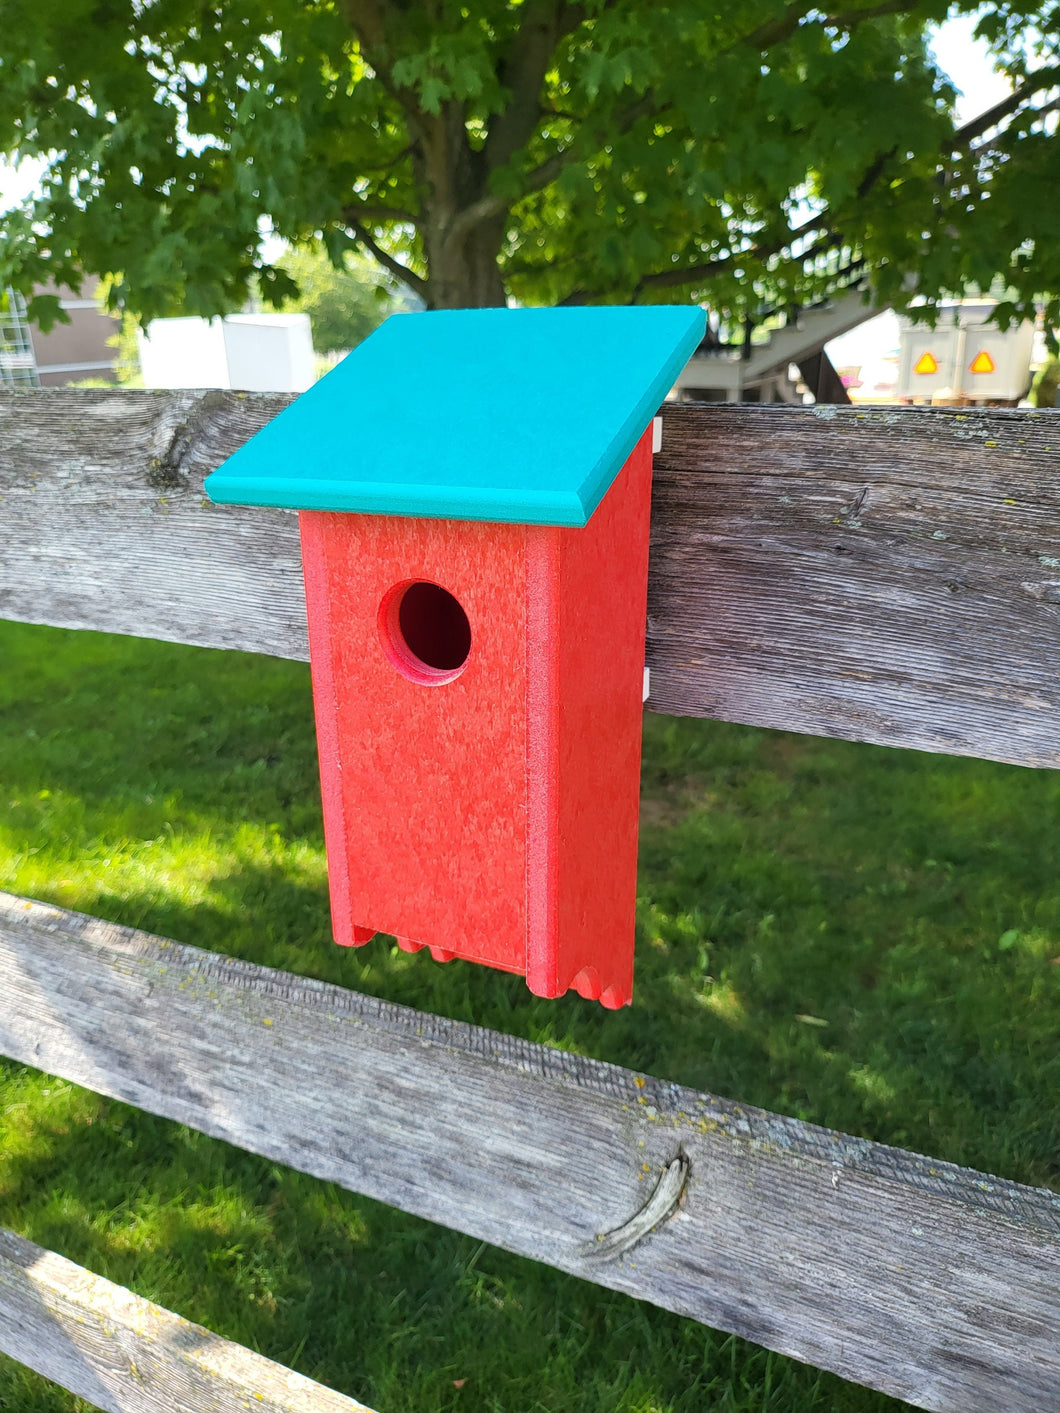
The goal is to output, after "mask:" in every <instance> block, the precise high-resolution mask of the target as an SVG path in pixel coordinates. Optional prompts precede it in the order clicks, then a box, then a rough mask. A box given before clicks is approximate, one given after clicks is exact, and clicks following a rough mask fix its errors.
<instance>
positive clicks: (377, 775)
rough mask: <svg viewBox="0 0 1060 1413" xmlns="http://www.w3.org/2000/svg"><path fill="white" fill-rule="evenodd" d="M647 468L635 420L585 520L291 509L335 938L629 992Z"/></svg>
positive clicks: (544, 982) (609, 996)
mask: <svg viewBox="0 0 1060 1413" xmlns="http://www.w3.org/2000/svg"><path fill="white" fill-rule="evenodd" d="M650 480H651V440H650V431H649V432H648V433H646V434H645V437H644V438H642V440H641V441H640V443H639V444H638V446H637V448H636V450H635V451H634V453H633V455H632V456H631V457H630V459H629V461H628V462H627V463H626V466H625V468H624V469H623V470H622V472H621V473H620V474H619V476H618V477H617V478H616V480H615V482H614V484H613V485H612V487H611V489H610V490H609V491H608V493H607V495H606V496H605V498H604V500H603V501H602V502H601V504H600V506H599V507H598V509H597V511H596V512H595V514H594V515H593V516H592V518H591V520H590V521H589V524H588V525H587V526H585V527H584V528H581V529H556V528H549V527H525V526H519V525H487V524H482V523H476V522H467V521H447V520H415V519H407V518H400V517H391V516H368V515H350V514H340V513H332V512H323V511H303V512H301V514H300V517H299V518H300V522H301V528H302V552H303V562H304V568H305V583H306V600H307V604H308V610H309V625H310V628H309V632H310V652H311V655H312V663H313V692H314V701H315V707H316V715H317V734H318V744H319V752H320V767H321V787H322V797H323V805H324V828H325V838H326V842H327V849H328V870H329V876H330V883H331V904H332V922H333V927H334V932H335V938H336V941H338V942H340V943H342V944H343V945H347V946H358V945H361V944H363V943H364V942H365V941H366V940H368V939H369V938H370V937H371V936H372V935H374V933H375V932H376V931H382V932H388V933H391V934H393V935H394V936H396V937H397V938H398V943H399V945H400V946H401V947H403V948H404V949H405V950H406V951H419V950H420V949H421V948H422V947H424V946H426V947H428V948H429V949H430V952H431V955H432V957H434V959H435V960H436V961H448V960H450V959H451V958H452V957H454V956H457V957H462V958H465V959H467V960H470V961H477V962H484V963H486V964H487V965H490V966H495V967H501V968H503V969H504V970H508V971H516V972H523V973H525V974H526V977H527V982H528V984H529V986H530V987H531V989H532V990H534V991H535V992H537V993H538V994H540V995H546V996H557V995H562V994H563V993H564V992H565V991H566V990H568V989H569V987H571V986H572V985H573V986H575V988H576V989H577V990H578V991H579V992H580V993H581V994H582V995H585V996H591V997H594V998H599V999H600V1000H601V1001H602V1002H603V1003H604V1004H605V1005H609V1006H616V1005H621V1004H624V1003H626V1002H628V1001H629V999H630V996H631V993H632V968H633V926H634V908H635V900H636V851H637V808H638V790H639V767H640V722H641V683H642V671H643V663H644V623H645V600H646V594H647V562H648V515H649V502H650ZM410 584H416V585H418V586H419V585H422V584H429V585H436V586H440V589H441V590H445V591H447V594H448V595H452V596H453V597H454V598H455V599H456V600H457V602H458V603H459V605H460V607H461V608H462V610H463V613H464V614H466V622H464V621H463V617H462V615H461V614H460V611H459V609H454V608H453V606H452V604H451V601H450V600H449V599H448V597H447V594H442V593H440V592H439V590H438V589H423V588H421V587H417V588H416V589H414V590H413V591H412V592H411V593H409V594H408V596H407V597H406V596H405V591H406V589H407V588H408V586H409V585H410ZM468 627H470V650H469V651H467V657H466V663H464V665H463V666H460V659H461V658H462V656H463V654H464V652H465V650H466V648H467V636H466V635H467V629H468ZM432 655H433V657H434V659H435V660H434V661H433V662H429V661H425V660H424V659H425V657H431V656H432Z"/></svg>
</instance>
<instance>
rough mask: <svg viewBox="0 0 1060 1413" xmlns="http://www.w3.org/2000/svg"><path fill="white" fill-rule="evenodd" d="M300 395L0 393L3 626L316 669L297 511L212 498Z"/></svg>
mask: <svg viewBox="0 0 1060 1413" xmlns="http://www.w3.org/2000/svg"><path fill="white" fill-rule="evenodd" d="M290 401H291V398H290V397H288V396H286V395H281V394H271V393H253V394H251V393H231V392H144V391H137V390H131V389H122V390H120V391H112V390H108V389H99V390H90V389H83V390H71V391H68V390H66V389H65V388H54V389H48V390H42V391H33V392H29V393H28V394H27V395H25V396H23V395H22V394H21V393H17V392H12V393H0V617H3V618H12V619H18V620H20V621H22V622H27V623H51V624H54V625H55V626H57V627H62V628H93V629H97V630H99V631H101V632H106V633H131V634H133V635H135V636H137V637H142V638H162V639H164V640H166V641H168V642H178V643H193V644H196V645H198V646H201V647H213V648H242V649H246V650H249V651H252V652H262V653H272V654H274V655H276V656H278V657H295V658H303V659H308V657H309V651H308V647H307V643H306V623H305V597H304V593H303V589H302V562H301V558H300V555H299V549H298V519H297V515H296V514H295V512H294V511H286V510H255V509H247V508H243V507H240V508H238V509H237V508H235V507H231V506H221V505H213V504H212V503H211V502H210V501H209V500H208V499H207V498H206V495H205V493H204V491H203V488H202V483H203V480H204V479H205V477H206V476H207V475H208V474H209V473H210V472H211V471H212V470H213V469H214V468H215V467H216V466H217V465H219V464H220V462H222V461H223V460H224V459H225V458H226V457H227V456H229V455H230V454H231V453H232V452H233V451H235V450H236V448H237V447H240V446H242V444H243V443H244V442H245V441H247V440H248V438H250V437H252V436H253V435H254V433H255V432H257V431H259V430H260V428H262V427H263V426H265V424H266V423H267V422H269V421H271V419H272V418H273V417H274V416H275V415H276V413H277V412H279V411H280V409H281V408H282V407H286V405H287V404H288V403H289V402H290Z"/></svg>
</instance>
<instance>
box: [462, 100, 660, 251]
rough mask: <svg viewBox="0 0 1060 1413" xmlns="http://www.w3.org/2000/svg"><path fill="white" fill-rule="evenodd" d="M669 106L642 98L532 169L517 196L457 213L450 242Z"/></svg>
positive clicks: (486, 200) (486, 199)
mask: <svg viewBox="0 0 1060 1413" xmlns="http://www.w3.org/2000/svg"><path fill="white" fill-rule="evenodd" d="M668 106H669V105H668V104H664V105H661V106H656V99H655V95H654V93H653V92H651V90H649V91H648V92H647V93H645V94H643V95H642V96H641V97H640V98H638V100H637V101H636V103H631V104H630V105H629V107H628V108H625V109H623V111H622V112H621V113H618V114H616V115H615V117H614V118H612V119H611V120H610V121H609V122H608V124H607V126H606V127H602V128H600V129H598V130H597V131H595V132H594V133H593V135H592V138H591V140H587V141H585V142H579V141H578V139H577V137H576V138H575V139H574V140H573V141H572V142H570V143H568V145H567V146H566V147H564V148H563V149H562V151H560V152H553V153H552V154H551V156H549V157H546V158H545V159H544V161H542V162H539V163H538V164H537V166H536V167H531V169H530V170H529V171H528V172H526V173H525V174H524V176H523V177H522V179H521V181H520V183H519V192H518V194H517V195H516V196H514V197H507V196H499V195H496V194H494V193H492V192H490V193H488V194H487V195H486V196H482V197H480V198H479V199H478V201H474V202H472V204H471V205H470V206H466V207H465V208H464V209H463V210H462V211H459V212H457V214H456V216H455V217H454V218H453V220H452V221H451V222H450V225H449V230H448V233H447V237H446V238H447V239H449V240H460V239H462V238H463V237H464V236H465V235H466V234H467V232H468V231H469V230H472V229H473V228H474V227H475V226H477V225H478V224H479V222H480V221H488V220H489V219H490V218H491V217H493V216H500V215H502V214H503V213H504V212H505V211H507V210H508V209H509V207H511V206H512V205H513V204H514V203H515V202H516V201H519V200H521V199H522V198H523V197H524V196H530V195H531V194H532V193H533V192H535V191H542V190H543V189H544V188H545V187H546V186H549V185H551V183H552V182H554V181H555V180H556V178H557V177H558V176H559V174H560V172H561V171H562V170H563V169H564V167H566V166H568V165H569V164H570V163H571V162H576V161H579V160H580V159H581V158H583V157H585V156H587V155H588V153H589V152H591V151H592V150H594V149H595V148H596V147H598V146H599V145H600V144H601V143H603V142H605V141H606V140H607V139H608V138H609V137H612V138H614V137H623V136H624V135H625V134H626V133H627V132H628V131H629V130H630V128H631V127H632V126H633V124H634V123H635V122H636V121H637V120H638V118H643V117H646V116H648V115H649V114H651V115H652V116H653V117H658V115H659V114H660V113H664V112H665V111H666V108H667V107H668Z"/></svg>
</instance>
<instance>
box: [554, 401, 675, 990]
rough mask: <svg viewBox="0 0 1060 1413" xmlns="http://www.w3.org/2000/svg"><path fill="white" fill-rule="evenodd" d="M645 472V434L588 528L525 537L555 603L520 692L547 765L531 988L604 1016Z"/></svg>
mask: <svg viewBox="0 0 1060 1413" xmlns="http://www.w3.org/2000/svg"><path fill="white" fill-rule="evenodd" d="M651 464H652V453H651V432H650V429H649V430H648V432H646V433H645V435H644V437H642V438H641V440H640V441H639V442H638V444H637V446H636V448H635V449H634V451H633V452H632V454H631V455H630V457H629V459H628V460H627V461H626V463H625V465H624V467H623V469H622V471H621V472H620V473H619V475H618V477H617V478H616V479H615V481H614V483H613V485H612V486H611V488H610V490H609V491H608V492H607V494H606V496H605V497H604V499H603V501H602V502H601V503H600V505H599V507H598V508H597V510H596V511H595V513H594V514H593V516H592V517H591V519H590V520H589V522H588V524H587V525H586V526H585V527H584V528H582V529H563V530H552V531H547V530H532V531H531V532H530V534H531V536H532V537H533V542H534V546H535V547H534V548H533V549H532V550H531V563H532V565H536V566H537V568H536V569H532V571H531V582H532V583H533V584H535V585H536V586H537V591H536V592H535V602H536V601H537V600H538V599H539V598H541V597H542V596H543V594H544V592H546V591H547V593H548V595H549V602H550V604H551V607H550V609H549V610H547V611H539V612H538V615H537V617H538V619H539V620H540V623H541V626H540V628H539V634H540V637H541V640H542V641H544V640H545V639H546V638H547V639H549V640H550V641H551V642H552V644H553V651H552V654H551V655H550V656H548V657H544V656H543V655H541V654H538V653H533V652H532V653H531V655H530V661H531V664H532V666H531V683H530V688H529V690H530V696H531V701H534V700H540V701H542V702H546V701H547V702H550V703H551V704H552V707H553V714H552V718H551V720H550V721H549V722H548V723H547V724H545V723H542V722H541V721H540V719H539V717H538V716H537V715H536V714H533V713H532V715H531V730H532V731H535V730H536V731H537V732H539V733H540V734H539V736H538V739H537V741H536V742H535V741H534V740H531V743H530V750H531V758H532V759H533V758H535V757H541V758H543V759H544V760H546V761H547V765H544V766H542V765H538V766H537V768H536V769H532V770H531V780H532V781H533V780H535V779H539V780H541V781H543V782H544V788H545V789H546V791H547V792H548V798H547V801H546V802H544V803H542V804H540V805H539V807H538V815H539V817H540V818H541V819H543V820H544V821H545V822H546V825H547V833H546V832H545V831H535V833H534V835H533V838H532V844H531V848H532V851H534V853H533V856H532V861H531V864H532V867H531V877H532V879H533V878H534V877H536V878H537V880H538V886H537V888H536V890H535V888H534V887H533V886H532V888H531V895H530V896H531V908H532V916H531V928H530V936H529V941H528V964H527V982H528V984H529V985H530V987H531V989H532V990H534V991H537V992H538V993H539V994H542V995H552V996H555V995H562V994H563V993H564V992H565V991H566V990H567V989H568V988H569V987H571V986H572V985H573V986H575V987H576V989H577V990H578V991H579V992H580V993H581V994H582V995H584V996H589V997H593V998H599V999H600V1000H602V1001H603V1002H604V1004H605V1005H608V1006H611V1007H615V1006H620V1005H624V1004H627V1003H628V1002H629V1001H630V999H631V997H632V990H633V944H634V931H635V917H636V893H637V824H638V814H639V805H640V755H641V721H642V713H643V702H642V697H643V670H644V639H645V622H646V611H647V582H648V538H649V521H650V514H651ZM531 621H532V624H533V622H534V615H533V614H532V619H531ZM546 624H547V626H545V625H546ZM535 671H539V672H541V673H543V674H544V675H545V676H546V677H547V685H542V686H540V687H537V686H535V682H534V680H533V674H534V672H535ZM532 813H533V811H532ZM535 899H536V900H537V902H536V908H535ZM535 911H536V914H537V916H538V917H539V918H540V919H541V921H540V923H539V924H537V925H535V918H534V913H535Z"/></svg>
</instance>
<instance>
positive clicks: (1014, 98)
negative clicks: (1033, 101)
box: [946, 69, 1060, 151]
mask: <svg viewBox="0 0 1060 1413" xmlns="http://www.w3.org/2000/svg"><path fill="white" fill-rule="evenodd" d="M1058 85H1060V69H1039V70H1038V72H1037V73H1034V74H1031V76H1030V78H1029V79H1027V81H1026V83H1023V84H1021V85H1020V86H1019V88H1017V89H1015V90H1014V91H1013V92H1012V93H1010V94H1009V96H1008V97H1007V98H1003V99H1002V100H1001V102H1000V103H995V104H994V106H993V107H992V108H988V109H987V110H986V112H985V113H980V114H979V116H978V118H973V119H972V121H971V122H970V123H965V125H964V126H963V127H961V128H958V129H957V131H956V132H955V133H954V134H953V137H952V138H951V139H950V140H949V142H948V143H947V144H946V147H947V150H948V151H949V150H952V149H955V148H958V147H967V146H968V144H969V143H971V142H974V141H975V139H976V138H977V137H982V135H983V134H984V133H986V132H989V131H990V129H991V128H993V127H997V125H998V123H1000V122H1001V120H1002V118H1007V117H1008V116H1009V114H1010V113H1015V112H1016V111H1017V110H1018V109H1019V108H1020V107H1021V106H1022V104H1023V103H1024V102H1025V101H1026V100H1027V99H1028V98H1030V97H1031V96H1032V95H1033V94H1035V93H1040V92H1041V91H1042V89H1043V88H1053V87H1056V86H1058Z"/></svg>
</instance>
